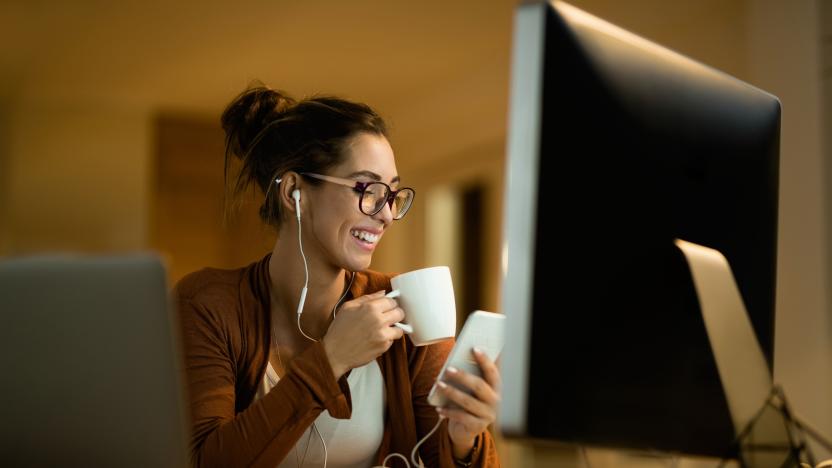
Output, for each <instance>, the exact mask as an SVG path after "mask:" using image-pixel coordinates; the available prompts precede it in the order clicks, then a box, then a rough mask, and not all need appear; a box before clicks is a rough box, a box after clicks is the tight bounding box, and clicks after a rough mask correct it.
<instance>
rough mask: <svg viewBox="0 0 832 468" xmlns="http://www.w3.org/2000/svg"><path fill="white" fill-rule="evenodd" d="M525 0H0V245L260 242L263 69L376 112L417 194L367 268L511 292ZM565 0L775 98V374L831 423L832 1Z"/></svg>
mask: <svg viewBox="0 0 832 468" xmlns="http://www.w3.org/2000/svg"><path fill="white" fill-rule="evenodd" d="M516 3H517V2H516V1H515V0H478V1H472V0H455V1H420V2H403V1H334V0H330V1H326V0H319V1H303V2H302V1H262V2H257V1H241V2H234V3H232V2H217V1H201V2H180V3H176V4H172V3H166V2H153V1H141V2H139V1H119V2H107V1H96V0H79V1H74V2H63V1H45V0H35V1H16V0H5V1H2V2H0V256H12V255H22V254H30V253H40V252H52V251H80V252H90V253H111V252H124V251H135V250H154V251H158V252H160V253H161V254H162V255H163V256H164V257H165V259H166V261H167V264H168V266H169V272H170V281H171V284H172V283H173V282H175V281H176V280H177V279H179V278H180V277H182V276H183V275H184V274H186V273H188V272H190V271H193V270H196V269H199V268H202V267H205V266H216V267H238V266H242V265H245V264H248V263H250V262H252V261H254V260H256V259H258V258H260V257H261V256H263V255H264V254H265V253H267V252H268V251H270V250H271V247H272V245H273V241H274V234H273V233H272V232H271V231H270V230H269V229H267V228H265V227H263V226H261V225H260V224H259V221H258V220H257V217H256V209H257V206H258V205H259V200H260V199H261V197H262V194H252V199H251V203H250V204H248V205H246V208H244V210H243V211H242V212H241V214H240V215H239V216H238V217H237V219H235V220H234V222H233V223H231V224H228V225H224V224H223V222H222V203H221V202H222V194H223V187H222V183H223V182H222V177H223V175H222V174H223V133H222V131H221V129H220V127H219V115H220V113H221V112H222V110H223V108H224V106H225V105H226V104H227V103H228V102H230V100H231V99H232V98H233V97H234V96H235V95H237V94H238V93H239V92H241V91H242V90H243V89H245V88H246V87H247V86H248V85H249V84H251V83H252V82H253V80H260V81H262V82H263V83H265V84H266V85H268V86H271V87H274V88H279V89H283V90H285V91H288V92H289V93H290V94H292V95H293V96H295V97H303V96H306V95H310V94H315V93H325V94H335V95H339V96H342V97H346V98H350V99H353V100H358V101H363V102H366V103H368V104H370V105H371V106H372V107H374V108H375V109H376V110H377V111H379V112H380V113H381V114H382V115H383V116H384V117H385V118H386V119H387V121H388V123H389V125H390V127H391V143H392V145H393V148H394V150H395V152H396V158H397V165H398V169H399V174H400V175H401V176H402V179H403V184H405V185H409V186H412V187H414V188H416V190H417V192H418V195H417V198H416V203H415V205H414V208H413V210H412V211H411V212H410V214H408V216H407V218H405V219H404V220H403V221H401V222H397V224H396V225H395V226H394V228H393V229H391V230H390V232H389V233H388V234H386V235H385V238H384V242H383V243H382V244H381V245H380V247H379V249H378V250H377V252H376V255H375V256H374V259H373V265H372V268H373V269H376V270H380V271H386V272H397V271H407V270H410V269H414V268H420V267H424V266H429V265H436V264H447V265H450V266H451V269H452V273H453V276H454V281H455V287H456V291H457V295H458V296H459V299H458V301H459V304H458V306H459V310H460V311H463V312H465V313H467V312H470V311H471V310H474V309H485V310H498V309H499V307H498V303H499V302H498V300H499V265H500V259H499V251H500V237H501V220H502V212H501V210H502V206H501V199H502V190H503V186H502V185H503V172H504V158H505V143H506V127H507V115H506V112H507V109H508V90H509V79H510V74H509V65H510V56H509V55H510V46H511V38H512V36H511V35H512V26H513V23H512V21H513V18H512V15H513V10H514V7H515V5H516ZM571 3H572V4H573V5H575V6H577V7H579V8H582V9H585V10H587V11H588V12H590V13H592V14H595V15H597V16H600V17H601V18H604V19H606V20H608V21H611V22H613V23H615V24H618V25H619V26H622V27H624V28H625V29H629V30H631V31H633V32H635V33H637V34H639V35H642V36H644V37H646V38H648V39H651V40H653V41H656V42H658V43H660V44H662V45H665V46H667V47H670V48H672V49H675V50H677V51H679V52H681V53H683V54H685V55H688V56H690V57H692V58H694V59H696V60H699V61H701V62H704V63H706V64H708V65H711V66H714V67H716V68H718V69H721V70H723V71H726V72H728V73H729V74H732V75H734V76H736V77H738V78H740V79H742V80H745V81H747V82H750V83H752V84H754V85H756V86H758V87H760V88H762V89H765V90H767V91H769V92H771V93H773V94H775V95H777V96H779V97H780V99H781V101H782V103H783V122H782V149H781V193H780V233H779V259H778V292H777V298H778V299H777V300H778V302H777V308H778V309H777V314H778V315H777V323H776V349H775V379H776V380H778V381H780V382H782V383H783V384H784V386H785V389H786V392H787V395H789V397H790V399H791V401H792V405H793V406H794V408H795V409H796V411H797V412H798V413H800V414H801V415H802V416H803V417H804V418H806V419H807V420H809V421H810V422H811V423H813V424H814V425H815V426H817V427H818V428H820V429H821V430H822V431H823V432H824V433H825V434H832V398H830V397H829V395H830V394H832V393H830V389H832V316H830V314H832V309H831V308H830V304H832V298H830V288H829V280H830V269H832V249H830V242H829V237H830V226H829V220H830V219H832V207H830V204H829V203H828V200H829V199H830V196H832V183H830V181H831V180H832V164H830V162H829V161H830V156H832V137H830V135H832V131H830V130H832V124H830V122H832V120H830V115H832V97H830V96H832V1H830V0H793V1H792V0H790V1H786V0H674V1H672V2H668V1H664V0H631V1H621V0H574V1H572V2H571ZM578 176H579V175H578ZM5 312H6V311H4V313H5ZM501 451H502V452H503V454H504V457H505V463H506V464H507V465H508V466H517V465H518V464H527V466H530V465H528V464H529V463H532V461H535V460H536V461H537V462H539V463H541V464H543V463H544V462H543V461H541V460H543V459H544V458H545V457H546V456H547V455H545V454H542V453H539V452H535V449H533V448H528V447H521V446H520V445H519V444H510V443H505V442H504V441H503V442H501ZM546 463H548V462H546Z"/></svg>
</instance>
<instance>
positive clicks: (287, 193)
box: [279, 171, 303, 216]
mask: <svg viewBox="0 0 832 468" xmlns="http://www.w3.org/2000/svg"><path fill="white" fill-rule="evenodd" d="M301 179H302V177H301V176H300V174H298V173H297V172H293V171H288V172H285V173H284V174H283V177H281V179H280V185H279V188H280V191H279V193H280V209H281V211H282V212H284V213H291V214H293V215H295V216H297V209H296V208H295V199H294V197H293V196H292V192H294V191H295V190H300V192H301V193H300V194H301V195H303V193H302V192H303V190H302V187H301V183H302V180H301ZM301 198H302V197H301Z"/></svg>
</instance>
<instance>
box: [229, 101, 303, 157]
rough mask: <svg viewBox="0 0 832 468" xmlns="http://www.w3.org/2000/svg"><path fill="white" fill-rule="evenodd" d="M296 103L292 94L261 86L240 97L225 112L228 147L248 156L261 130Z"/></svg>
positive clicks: (232, 152)
mask: <svg viewBox="0 0 832 468" xmlns="http://www.w3.org/2000/svg"><path fill="white" fill-rule="evenodd" d="M295 104H296V102H295V100H294V99H292V98H291V97H290V96H289V95H288V94H286V93H284V92H282V91H278V90H274V89H270V88H268V87H266V86H263V85H259V86H255V87H250V88H249V89H247V90H245V91H243V92H242V93H241V94H240V95H239V96H237V97H236V98H235V99H234V100H233V101H231V104H229V105H228V107H226V108H225V111H224V112H223V113H222V117H221V118H220V122H221V123H222V129H223V130H224V131H225V138H226V149H227V150H228V151H229V152H230V153H231V154H233V155H234V156H236V157H237V158H239V159H244V158H245V157H246V156H247V155H248V152H249V150H250V149H251V145H252V144H253V143H254V141H255V139H256V138H257V137H258V135H259V134H260V132H261V131H263V129H265V128H266V126H267V125H269V123H271V122H272V121H274V120H275V119H277V118H278V117H279V116H280V114H282V113H284V112H286V111H287V110H289V109H291V108H292V107H293V106H294V105H295Z"/></svg>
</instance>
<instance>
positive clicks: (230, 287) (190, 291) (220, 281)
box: [173, 268, 245, 302]
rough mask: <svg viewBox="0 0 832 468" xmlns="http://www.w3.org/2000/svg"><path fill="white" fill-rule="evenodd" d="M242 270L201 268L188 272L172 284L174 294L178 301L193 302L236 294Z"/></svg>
mask: <svg viewBox="0 0 832 468" xmlns="http://www.w3.org/2000/svg"><path fill="white" fill-rule="evenodd" d="M244 270H245V268H238V269H234V270H225V269H219V268H203V269H201V270H198V271H195V272H193V273H189V274H187V275H185V276H184V277H183V278H182V279H181V280H179V281H178V282H177V283H176V285H175V286H174V288H173V291H174V296H175V297H176V298H177V299H178V300H180V301H193V302H205V301H207V302H211V301H214V300H221V299H223V298H226V297H229V296H238V295H239V290H240V281H241V278H242V276H243V271H244Z"/></svg>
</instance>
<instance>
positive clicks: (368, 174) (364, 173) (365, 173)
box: [348, 171, 401, 184]
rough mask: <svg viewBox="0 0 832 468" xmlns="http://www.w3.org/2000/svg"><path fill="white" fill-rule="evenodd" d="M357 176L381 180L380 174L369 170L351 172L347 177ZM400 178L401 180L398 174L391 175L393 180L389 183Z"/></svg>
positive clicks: (393, 182)
mask: <svg viewBox="0 0 832 468" xmlns="http://www.w3.org/2000/svg"><path fill="white" fill-rule="evenodd" d="M358 176H364V177H369V178H370V179H373V180H377V181H381V176H380V175H378V174H376V173H375V172H371V171H358V172H353V173H352V174H350V175H349V176H348V178H350V179H351V178H353V177H358ZM400 180H401V178H400V177H399V176H396V177H393V180H391V181H390V183H391V184H395V183H396V182H399V181H400Z"/></svg>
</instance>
